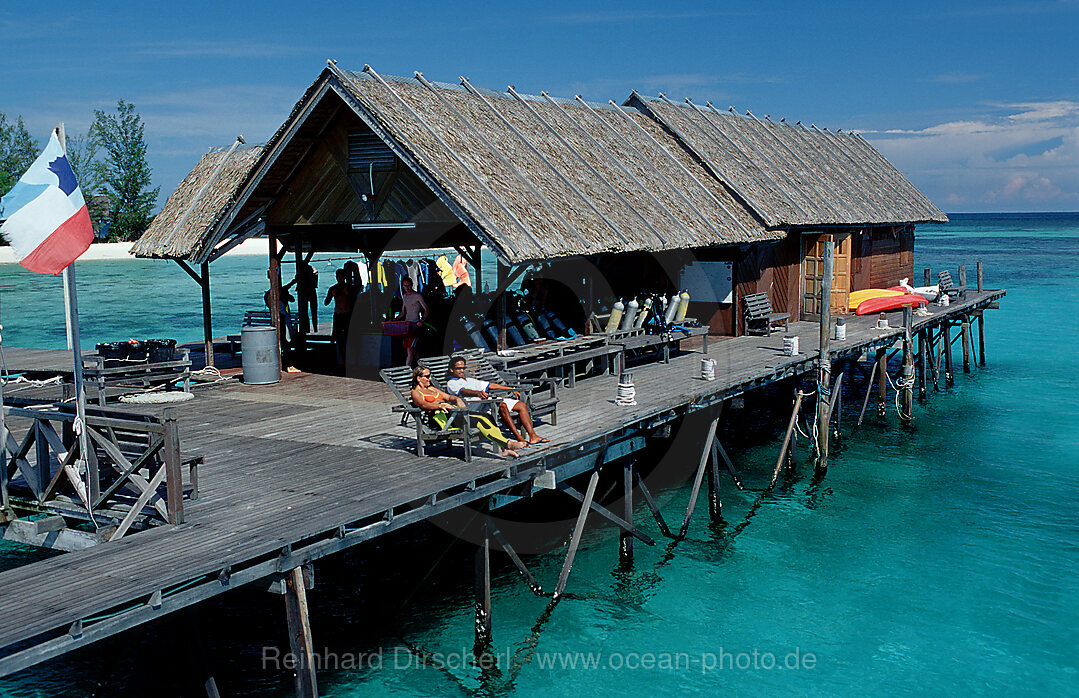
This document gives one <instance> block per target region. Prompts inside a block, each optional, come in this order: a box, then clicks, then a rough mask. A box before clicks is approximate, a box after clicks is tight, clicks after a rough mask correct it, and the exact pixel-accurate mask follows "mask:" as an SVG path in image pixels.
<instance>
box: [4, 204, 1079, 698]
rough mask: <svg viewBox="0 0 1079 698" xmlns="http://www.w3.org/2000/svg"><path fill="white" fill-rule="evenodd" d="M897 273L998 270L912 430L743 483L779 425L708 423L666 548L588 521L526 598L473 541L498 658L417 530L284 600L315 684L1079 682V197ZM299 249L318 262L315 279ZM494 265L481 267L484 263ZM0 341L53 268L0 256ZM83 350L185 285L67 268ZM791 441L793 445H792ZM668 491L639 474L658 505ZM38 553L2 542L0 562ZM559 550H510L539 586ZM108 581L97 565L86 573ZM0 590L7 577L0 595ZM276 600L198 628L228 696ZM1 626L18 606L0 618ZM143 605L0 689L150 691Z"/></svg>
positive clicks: (92, 266)
mask: <svg viewBox="0 0 1079 698" xmlns="http://www.w3.org/2000/svg"><path fill="white" fill-rule="evenodd" d="M915 257H916V259H915V262H916V263H915V267H916V278H915V283H916V285H917V284H920V283H921V269H922V268H923V267H926V266H928V267H931V268H932V269H934V271H935V270H938V269H941V268H945V267H947V268H951V269H952V270H953V274H954V269H955V267H956V265H958V264H963V263H965V264H967V265H968V269H969V270H970V281H971V284H972V285H973V282H974V262H975V261H976V260H982V261H983V262H984V263H985V279H986V286H987V287H989V288H998V287H1006V288H1007V289H1008V295H1007V297H1006V298H1004V299H1003V300H1002V301H1001V304H1000V309H999V310H996V311H989V312H987V320H986V353H987V364H986V366H985V367H984V368H978V367H976V368H974V369H973V371H972V373H971V374H970V375H963V373H962V369H961V367H960V368H957V375H956V379H955V385H954V387H953V388H952V389H950V390H948V391H941V392H933V391H932V389H931V390H930V396H929V400H928V401H927V402H926V403H918V402H917V401H916V406H915V421H914V423H913V425H912V426H911V427H909V428H906V427H902V426H900V425H899V422H898V419H897V417H896V416H895V413H894V409H893V410H892V411H890V413H889V415H888V418H887V420H886V421H884V422H877V421H876V420H875V419H873V418H871V419H869V422H868V424H867V425H866V426H864V427H863V428H862V429H861V430H860V431H859V432H858V433H856V434H853V435H851V434H850V430H851V425H852V424H853V423H854V421H855V419H856V413H857V410H858V409H859V408H860V402H861V400H860V398H852V399H848V398H847V397H846V396H845V399H844V404H845V409H846V410H847V413H846V414H845V415H844V420H843V422H844V425H845V426H844V434H845V438H844V440H843V442H842V446H841V448H840V450H839V452H838V454H836V455H834V456H833V459H832V463H831V467H830V468H829V470H828V473H827V476H826V477H825V478H824V479H823V481H820V482H814V481H813V479H812V477H811V473H810V472H807V469H806V468H805V466H804V465H803V467H802V474H801V476H800V477H797V478H794V479H792V480H790V481H787V482H785V483H783V484H782V485H781V486H780V487H778V488H777V489H776V490H775V491H773V492H772V493H771V494H768V495H766V496H763V497H762V496H761V491H762V490H763V488H764V486H765V485H766V484H767V481H768V478H769V476H770V471H771V468H772V466H773V465H774V462H775V458H776V454H777V452H778V448H779V443H778V441H779V438H780V436H781V434H780V433H779V431H778V427H779V422H780V421H782V418H779V419H775V420H772V421H767V422H763V423H761V424H759V425H757V431H756V433H755V434H754V436H753V437H751V438H741V439H736V440H733V442H732V444H733V445H732V449H731V455H732V457H733V458H734V460H735V462H736V463H737V465H738V466H739V468H740V470H741V473H742V477H743V479H744V481H745V483H746V486H747V490H746V491H745V492H737V491H735V490H734V489H733V488H732V487H730V486H729V485H728V484H727V483H726V482H725V483H724V485H725V486H724V491H723V492H724V494H723V502H724V508H723V510H724V517H725V519H726V521H727V523H726V525H725V526H709V525H708V521H707V507H706V506H704V503H703V500H702V502H701V503H700V504H699V505H698V507H697V509H696V514H695V517H694V521H693V523H692V525H691V527H690V531H689V536H688V538H687V539H686V540H684V541H681V542H679V543H677V544H670V543H668V542H666V541H664V540H663V539H662V537H661V536H659V534H658V531H657V530H656V526H655V524H654V522H653V521H651V520H650V519H647V513H646V511H644V510H643V508H642V510H641V511H640V512H639V513H638V522H639V524H640V525H641V528H642V529H643V530H644V531H645V532H646V533H648V534H650V535H652V536H654V537H655V538H657V539H659V540H660V542H659V544H658V545H656V546H655V547H653V548H649V547H647V546H644V545H642V544H639V543H638V544H637V545H636V546H635V550H636V559H635V564H634V566H633V568H632V569H629V570H619V569H618V568H617V537H616V536H614V535H613V533H612V531H611V530H610V529H609V528H599V527H596V526H590V528H589V530H588V531H587V533H586V535H585V538H584V542H583V546H582V549H581V551H580V553H579V554H578V556H577V560H576V563H575V565H574V569H573V574H572V576H571V578H570V583H569V590H570V591H571V592H572V594H571V595H570V596H569V597H566V598H564V599H563V600H562V601H561V602H559V603H558V605H557V606H556V607H555V608H554V609H553V610H552V609H550V608H549V607H548V600H547V599H544V598H537V597H535V596H533V595H532V594H531V593H529V591H528V589H527V587H526V586H525V585H524V584H523V583H522V582H521V581H520V579H519V578H518V576H517V575H516V572H515V571H514V569H513V568H512V566H511V565H510V564H509V563H508V561H507V560H506V559H505V556H504V555H501V554H496V553H492V557H493V561H494V565H495V581H494V589H493V594H492V597H493V598H492V605H493V609H494V646H493V652H494V653H495V656H494V658H493V659H492V660H490V661H491V662H497V668H486V669H483V668H479V667H477V666H475V665H473V664H471V663H470V662H467V661H462V659H465V658H466V656H467V654H468V653H469V652H470V650H471V643H472V588H471V574H472V572H471V570H472V548H471V547H470V546H469V544H467V543H463V542H460V541H457V540H455V539H454V538H452V537H451V536H448V535H446V534H444V533H442V532H441V531H439V530H438V529H436V528H434V527H415V528H414V529H406V530H404V531H402V532H399V533H398V534H397V535H395V536H393V537H390V538H388V539H387V540H385V541H382V542H381V543H380V544H378V545H364V546H361V547H360V548H358V549H356V550H354V551H353V552H350V553H347V554H344V555H341V556H338V557H337V558H334V559H331V560H330V561H327V562H326V563H324V564H321V565H320V566H319V567H318V569H317V573H316V578H317V585H316V588H315V589H314V590H313V591H311V592H310V593H309V596H308V598H309V602H310V604H311V607H312V627H313V634H314V638H315V644H316V647H317V648H318V649H319V653H320V660H322V661H325V662H327V663H328V665H329V666H330V668H327V669H324V670H323V671H321V672H320V673H319V685H320V691H321V694H322V695H324V696H428V695H451V696H487V695H498V696H502V695H504V696H521V697H525V696H537V697H538V696H544V697H546V696H551V695H589V696H657V695H683V694H687V693H691V694H692V693H697V694H719V693H723V694H726V695H758V694H769V695H774V694H794V695H837V694H852V693H857V694H871V695H889V696H891V695H899V696H902V695H911V696H913V695H924V694H929V695H999V694H1009V695H1013V694H1014V695H1038V696H1042V695H1079V358H1077V357H1079V323H1077V322H1076V320H1075V318H1074V317H1073V315H1072V313H1073V312H1074V310H1075V308H1077V307H1079V214H1014V215H1013V214H1008V215H1003V214H1002V215H984V214H979V215H973V214H971V215H962V214H957V215H953V216H952V220H951V222H950V223H948V224H944V225H926V226H920V227H919V228H918V232H917V244H916V253H915ZM263 263H264V260H263V259H262V258H260V257H255V258H230V259H225V260H222V261H220V262H218V263H216V264H215V265H214V281H213V283H214V299H215V309H214V312H215V318H216V319H217V320H216V322H217V323H219V324H216V325H215V333H216V334H225V333H226V332H227V331H230V330H231V325H234V324H235V319H236V318H238V317H240V316H241V314H242V311H243V310H244V309H245V308H248V307H258V305H259V303H260V301H261V295H262V289H263V284H264V282H265V271H264V269H265V267H264V266H263ZM321 269H322V268H321V267H320V271H321ZM488 278H493V277H488ZM3 283H15V284H17V288H16V289H14V290H7V291H0V303H2V305H0V322H2V323H3V324H4V343H5V344H7V345H20V346H53V347H62V346H63V321H62V295H61V292H60V288H61V286H60V282H59V280H57V279H51V278H45V277H37V276H33V275H30V274H28V273H22V272H21V270H19V269H15V268H13V267H10V266H5V267H0V284H3ZM78 283H79V302H80V310H81V311H82V327H83V337H84V345H85V346H92V344H93V343H94V342H97V341H105V340H115V339H123V338H125V336H127V335H133V336H140V337H141V336H168V337H176V338H178V339H181V340H195V339H198V338H199V337H200V334H201V330H200V322H201V319H200V315H199V305H198V294H197V290H198V289H197V287H196V285H195V284H194V283H193V282H191V281H190V280H189V279H188V278H187V277H186V275H185V274H184V273H183V272H182V271H181V270H180V269H178V268H177V267H175V265H172V264H168V263H164V262H149V261H147V262H142V261H139V262H87V263H84V264H83V263H80V265H79V268H78ZM804 461H805V454H804V452H803V463H804ZM688 489H689V488H688V487H684V488H682V489H680V490H676V491H672V492H667V493H664V495H663V496H664V498H665V500H666V501H665V503H664V504H663V509H664V511H665V512H668V518H672V519H673V518H677V517H679V514H678V512H679V511H680V510H682V511H684V507H685V503H686V501H687V499H688ZM40 555H41V553H38V552H35V551H30V550H27V549H24V548H21V547H19V546H14V545H10V544H5V545H3V546H2V547H0V566H12V565H16V564H20V563H22V562H25V561H28V560H31V559H35V558H37V557H39V556H40ZM563 555H564V548H557V549H555V550H553V551H552V552H550V553H546V554H540V555H535V556H530V557H528V558H527V561H528V564H529V566H530V567H531V568H532V571H533V573H534V574H535V575H536V576H537V577H538V578H539V580H540V582H541V583H542V584H543V585H544V586H545V587H547V588H552V587H553V585H554V582H555V580H556V579H557V576H558V572H559V569H560V567H561V564H562V558H563ZM102 583H103V584H107V583H108V582H107V581H106V580H102ZM0 593H5V594H11V593H18V590H11V589H5V590H2V591H0ZM284 615H285V614H284V607H283V602H282V601H281V598H280V597H277V596H270V595H267V594H266V593H265V592H261V591H253V590H252V591H248V590H240V591H236V592H232V593H230V594H228V595H226V596H225V597H222V598H219V599H217V600H215V601H212V602H211V603H209V604H206V605H205V608H204V609H203V610H202V615H201V624H202V631H203V636H204V640H205V643H206V644H207V646H208V648H209V653H208V654H209V657H210V661H211V662H212V664H213V665H214V670H215V673H216V676H217V681H218V685H219V687H220V688H221V690H222V693H223V694H224V695H228V696H288V695H292V682H291V675H290V673H289V671H288V670H287V668H285V667H284V666H283V665H282V664H281V657H280V655H279V654H276V653H280V652H287V648H288V641H287V637H286V630H285V620H284ZM4 622H8V623H10V622H18V619H10V618H9V619H4ZM174 635H175V628H174V627H173V626H172V625H170V624H169V623H167V622H163V623H160V624H152V625H150V626H145V627H142V628H139V629H136V630H134V631H130V632H128V633H126V634H124V635H121V636H119V637H116V638H113V639H110V640H108V641H104V642H100V643H98V644H96V645H93V646H91V647H89V648H86V649H83V650H80V651H78V652H76V653H73V654H71V655H69V656H66V657H64V658H62V659H61V660H57V661H53V662H48V663H45V664H43V665H39V666H37V667H35V668H33V669H30V670H28V671H25V672H22V673H21V674H18V675H16V676H13V677H11V678H9V679H6V680H0V695H6V696H51V695H64V696H83V695H118V694H131V695H147V694H150V693H151V692H154V693H158V694H161V695H171V694H172V691H171V689H169V688H168V685H169V682H170V677H172V676H174V675H175V673H174V672H181V673H182V672H183V671H184V670H185V663H184V659H183V656H182V653H181V652H180V651H179V648H182V647H184V644H183V642H182V641H180V642H179V643H177V642H176V641H175V640H174Z"/></svg>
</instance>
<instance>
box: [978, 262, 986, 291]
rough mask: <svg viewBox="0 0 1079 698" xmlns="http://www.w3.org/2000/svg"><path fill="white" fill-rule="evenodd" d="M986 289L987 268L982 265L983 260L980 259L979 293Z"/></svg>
mask: <svg viewBox="0 0 1079 698" xmlns="http://www.w3.org/2000/svg"><path fill="white" fill-rule="evenodd" d="M984 290H985V269H984V268H983V267H982V261H981V260H980V259H979V260H978V293H981V292H982V291H984Z"/></svg>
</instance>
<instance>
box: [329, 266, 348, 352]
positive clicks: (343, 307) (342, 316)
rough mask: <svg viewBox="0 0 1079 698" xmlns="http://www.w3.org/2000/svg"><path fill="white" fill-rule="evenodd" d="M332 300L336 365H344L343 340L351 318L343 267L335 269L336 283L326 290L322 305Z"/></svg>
mask: <svg viewBox="0 0 1079 698" xmlns="http://www.w3.org/2000/svg"><path fill="white" fill-rule="evenodd" d="M331 300H332V301H333V345H334V347H336V349H337V365H338V366H344V365H345V342H347V341H348V323H349V320H350V319H351V318H352V289H350V288H349V284H348V274H347V273H346V272H345V270H344V269H338V270H337V283H335V284H334V285H333V286H330V288H329V290H327V291H326V300H325V301H324V302H323V305H329V304H330V301H331Z"/></svg>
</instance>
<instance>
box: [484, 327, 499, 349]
mask: <svg viewBox="0 0 1079 698" xmlns="http://www.w3.org/2000/svg"><path fill="white" fill-rule="evenodd" d="M483 336H484V337H486V338H487V344H488V346H489V347H491V348H492V349H491V350H492V351H493V350H494V347H497V346H498V325H496V324H495V321H494V320H484V322H483Z"/></svg>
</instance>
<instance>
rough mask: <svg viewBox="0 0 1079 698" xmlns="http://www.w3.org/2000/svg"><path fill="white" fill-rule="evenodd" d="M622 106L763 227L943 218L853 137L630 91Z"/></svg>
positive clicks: (864, 144)
mask: <svg viewBox="0 0 1079 698" xmlns="http://www.w3.org/2000/svg"><path fill="white" fill-rule="evenodd" d="M627 105H630V106H634V107H637V108H638V109H641V110H642V111H644V112H646V113H648V114H651V115H652V116H654V117H655V118H656V119H657V120H658V121H660V122H661V123H662V124H663V125H664V126H665V127H667V128H668V129H670V130H671V132H672V133H675V134H676V135H677V136H678V138H679V139H680V140H682V141H683V142H684V143H685V144H686V146H687V147H689V148H690V149H692V150H693V151H694V152H695V153H696V154H697V155H698V156H700V158H701V159H702V161H703V162H704V163H705V164H706V165H707V166H708V168H709V170H711V171H712V173H713V174H714V175H715V176H716V177H718V178H719V179H720V180H722V181H723V182H724V183H725V184H727V185H728V186H729V187H731V189H733V190H734V191H735V192H737V193H738V195H739V196H740V197H741V198H742V199H743V200H744V201H746V202H747V203H748V204H749V205H750V206H752V207H753V210H754V211H755V212H756V213H757V214H758V215H760V216H761V218H762V219H763V220H764V221H765V223H766V224H767V225H768V226H770V227H771V226H818V225H866V224H868V225H873V224H896V223H917V222H925V221H941V222H943V221H947V220H948V217H947V216H946V215H945V214H944V212H943V211H941V210H940V209H939V208H937V207H936V206H934V205H933V203H932V202H931V201H929V200H928V199H927V198H926V197H925V196H924V195H922V193H921V192H919V191H918V190H917V189H916V188H915V187H914V185H912V184H911V183H910V181H908V180H907V178H906V177H904V176H903V173H901V172H900V171H899V170H897V169H896V168H895V167H894V166H893V165H892V164H891V163H889V162H888V161H887V160H885V159H884V157H883V156H881V155H880V153H878V152H877V151H876V150H874V149H873V147H872V146H871V145H869V144H868V143H867V142H866V141H865V140H864V139H862V138H861V137H859V136H857V135H854V134H850V133H834V132H831V131H826V130H825V131H822V130H819V129H817V128H816V127H815V126H814V127H811V128H807V127H805V126H802V125H801V124H800V123H799V124H797V125H791V124H787V123H785V122H781V123H775V122H773V121H771V120H767V119H763V120H762V119H758V118H757V117H755V116H753V115H752V114H749V113H747V115H745V116H740V115H738V114H735V113H732V112H730V111H722V112H721V111H719V110H717V109H715V108H713V107H712V106H711V105H707V106H703V107H701V106H697V105H695V104H692V103H688V102H687V103H683V104H676V103H673V102H671V101H668V100H667V99H665V98H662V97H660V98H646V97H641V96H640V95H637V94H636V93H634V94H633V96H632V97H630V99H629V100H628V101H627Z"/></svg>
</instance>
